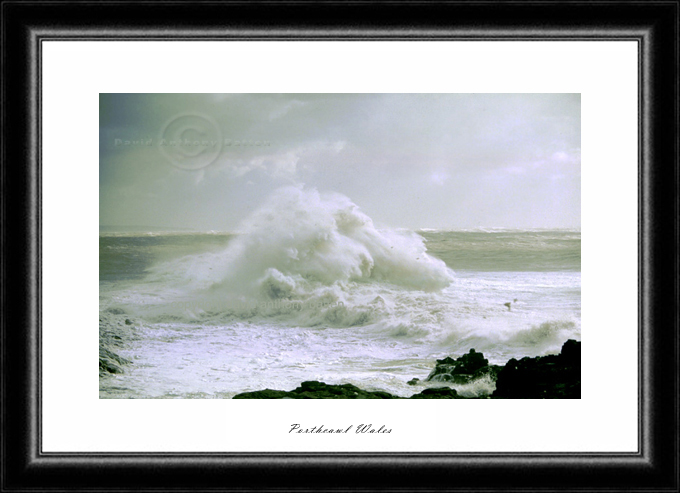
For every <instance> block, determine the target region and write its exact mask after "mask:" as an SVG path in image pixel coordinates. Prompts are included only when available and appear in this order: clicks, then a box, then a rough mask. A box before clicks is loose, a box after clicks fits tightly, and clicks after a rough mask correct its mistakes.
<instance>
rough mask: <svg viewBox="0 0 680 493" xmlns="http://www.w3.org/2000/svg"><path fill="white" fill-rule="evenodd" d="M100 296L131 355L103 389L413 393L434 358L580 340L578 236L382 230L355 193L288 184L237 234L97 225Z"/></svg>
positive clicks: (117, 394) (472, 389) (497, 355)
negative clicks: (346, 386) (328, 387)
mask: <svg viewBox="0 0 680 493" xmlns="http://www.w3.org/2000/svg"><path fill="white" fill-rule="evenodd" d="M99 300H100V301H99V303H100V310H99V311H100V332H101V328H104V329H105V330H106V331H107V332H108V333H114V334H115V333H116V332H117V331H120V334H121V339H120V340H118V348H117V349H116V352H117V353H118V354H120V355H121V356H123V357H125V358H127V359H129V360H131V361H132V364H130V365H126V367H125V372H124V373H122V374H116V375H106V376H103V377H101V378H100V397H101V398H229V397H232V396H233V395H235V394H237V393H240V392H245V391H251V390H261V389H265V388H271V389H280V390H292V389H293V388H295V387H297V386H298V385H299V384H300V382H302V381H305V380H320V381H324V382H326V383H329V384H333V383H352V384H355V385H357V386H359V387H361V388H364V389H367V390H385V391H387V392H390V393H393V394H396V395H401V396H410V395H411V394H414V393H418V392H420V391H421V390H422V387H420V388H417V387H416V388H414V387H413V386H410V385H407V383H406V382H407V381H408V380H410V379H412V378H414V377H417V378H420V379H421V381H422V380H424V378H425V377H426V376H427V374H428V373H429V371H430V369H431V368H432V367H433V366H434V362H435V359H437V358H443V357H445V356H453V357H457V356H459V355H460V354H462V353H464V352H467V351H468V350H469V349H470V348H475V349H476V350H477V351H481V352H483V353H484V355H485V357H486V358H488V359H489V360H490V362H491V363H495V364H504V363H505V362H507V360H508V359H509V358H511V357H516V358H521V357H524V356H537V355H544V354H551V353H558V352H559V350H560V347H561V345H562V344H563V343H564V342H565V341H566V340H567V339H570V338H572V339H577V340H580V338H581V337H580V331H581V234H580V232H578V231H567V230H530V231H525V230H504V229H489V230H481V229H480V230H470V231H437V230H417V231H407V230H393V229H382V228H378V227H376V226H375V225H374V224H373V222H372V220H371V219H370V218H369V217H368V216H366V215H365V214H363V213H362V212H361V210H360V209H359V208H358V207H357V206H356V205H355V204H353V203H352V202H351V201H350V200H349V199H348V198H347V197H344V196H342V195H339V194H319V193H318V192H316V191H314V190H311V191H309V190H307V191H305V190H302V189H299V188H295V187H290V188H286V189H283V190H279V191H278V192H277V193H276V194H275V195H274V196H273V197H272V198H271V199H270V200H269V201H268V202H267V203H265V204H263V205H262V207H261V208H260V209H259V210H257V211H256V212H255V213H254V214H253V215H251V216H250V217H248V218H246V219H245V220H244V221H243V223H242V224H241V226H240V227H239V228H238V231H237V232H181V233H177V232H135V233H115V232H102V233H100V236H99ZM508 303H509V305H508ZM126 320H128V324H130V323H131V325H126V323H125V321H126ZM124 329H125V330H124ZM130 334H132V335H130ZM441 385H442V383H441V382H438V383H437V386H441ZM451 386H453V387H455V388H456V389H457V390H458V391H459V392H460V393H462V394H463V395H483V394H486V393H490V392H492V391H493V388H494V383H493V382H492V381H490V380H486V379H482V380H479V381H476V382H474V383H472V384H468V385H455V384H451Z"/></svg>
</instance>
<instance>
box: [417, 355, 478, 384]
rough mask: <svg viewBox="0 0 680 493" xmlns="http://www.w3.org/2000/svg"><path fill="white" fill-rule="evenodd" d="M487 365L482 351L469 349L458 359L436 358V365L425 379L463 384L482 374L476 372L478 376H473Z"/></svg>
mask: <svg viewBox="0 0 680 493" xmlns="http://www.w3.org/2000/svg"><path fill="white" fill-rule="evenodd" d="M488 366H489V361H488V360H487V359H486V358H484V355H483V354H482V353H478V352H476V351H475V350H474V349H470V352H469V353H468V354H464V355H463V356H461V357H460V358H458V359H453V358H450V357H446V358H444V359H438V360H437V365H436V366H435V367H434V369H433V370H432V371H431V372H430V374H429V375H428V377H427V381H428V382H453V383H459V384H464V383H468V382H469V381H471V380H473V379H474V378H479V376H482V374H478V376H475V374H477V372H479V371H481V370H482V369H483V368H485V367H488Z"/></svg>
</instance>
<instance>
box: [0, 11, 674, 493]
mask: <svg viewBox="0 0 680 493" xmlns="http://www.w3.org/2000/svg"><path fill="white" fill-rule="evenodd" d="M678 13H679V4H678V2H677V1H656V2H561V1H557V2H445V3H436V2H434V3H421V2H404V3H391V2H390V3H381V4H377V3H361V2H347V3H336V2H319V3H314V4H312V3H300V2H248V3H244V2H219V3H218V2H186V1H176V2H169V1H168V2H151V3H150V2H120V1H119V2H92V1H86V2H45V1H35V2H32V1H28V2H18V1H7V2H2V36H3V38H2V56H3V58H2V60H3V62H2V86H3V92H2V104H3V110H2V113H3V120H2V122H3V125H2V126H3V130H2V131H3V143H2V151H3V152H2V178H1V179H2V478H1V479H2V484H1V487H2V490H3V491H28V490H38V491H43V490H44V491H52V490H54V491H57V490H59V491H61V490H71V489H73V490H77V489H85V490H95V489H96V490H100V491H102V490H123V489H135V490H145V489H158V490H214V489H220V490H262V489H281V490H322V489H332V490H338V491H339V490H356V491H360V490H378V489H380V490H400V491H404V490H405V491H414V490H421V489H423V490H449V489H460V490H487V491H488V490H502V491H505V490H534V489H536V490H539V489H540V490H643V489H644V490H654V491H678V488H679V487H680V486H679V485H680V481H679V476H678V463H679V462H680V460H679V459H680V458H679V457H678V442H679V441H678V396H679V395H680V392H679V387H678V374H679V371H678V332H679V331H678V328H679V327H680V325H679V313H678V299H679V294H680V293H679V289H678V279H679V277H678V253H679V252H678V224H679V221H678V219H679V217H678V211H679V209H678V207H679V201H678V188H679V187H678V39H679V38H678V25H679V24H678V21H679V20H680V19H679V15H678ZM48 39H49V40H55V39H56V40H120V41H121V42H124V41H126V40H206V39H210V40H235V39H236V40H271V39H276V40H328V39H334V40H336V39H340V40H354V39H360V40H395V39H399V40H417V41H423V42H427V41H430V40H451V39H455V40H461V39H465V40H488V41H494V40H509V41H515V40H593V41H597V40H635V41H637V42H638V43H639V47H640V57H639V68H640V79H639V87H640V97H639V116H640V132H639V144H640V146H639V149H640V155H639V209H638V210H639V220H640V231H639V251H640V259H639V303H640V305H639V306H640V310H639V313H640V317H639V347H640V351H639V354H640V356H639V370H640V373H639V415H640V421H639V436H640V441H639V443H640V448H639V450H638V451H637V452H636V453H611V454H609V453H588V454H577V453H507V454H503V453H493V454H486V453H470V454H463V453H412V454H408V453H390V454H375V453H362V454H359V453H247V454H219V453H198V454H190V453H187V454H182V453H116V454H101V453H100V454H96V453H95V454H88V453H43V452H42V451H41V449H40V443H41V442H40V438H41V435H40V430H41V400H40V399H41V398H40V389H41V371H42V370H41V253H40V252H41V226H42V223H41V215H42V213H41V210H42V209H41V148H40V142H41V58H40V54H41V43H42V42H43V41H44V40H48ZM612 186H615V182H614V183H612ZM615 374H616V370H615V369H614V370H612V372H611V374H610V375H608V377H609V378H615Z"/></svg>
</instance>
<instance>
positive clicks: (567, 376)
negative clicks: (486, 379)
mask: <svg viewBox="0 0 680 493" xmlns="http://www.w3.org/2000/svg"><path fill="white" fill-rule="evenodd" d="M492 397H494V398H503V399H580V398H581V343H580V342H578V341H574V340H571V339H570V340H568V341H567V342H565V343H564V345H563V346H562V351H561V353H560V354H559V355H550V356H542V357H541V356H538V357H536V358H522V359H521V360H519V361H517V360H516V359H514V358H513V359H511V360H510V361H508V362H507V364H506V365H505V367H504V368H503V369H502V370H501V371H500V372H499V373H498V378H497V380H496V390H495V391H494V393H493V394H492Z"/></svg>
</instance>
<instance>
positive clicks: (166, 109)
mask: <svg viewBox="0 0 680 493" xmlns="http://www.w3.org/2000/svg"><path fill="white" fill-rule="evenodd" d="M580 106H581V101H580V95H578V94H214V95H213V94H102V95H100V156H99V157H100V162H99V171H100V224H102V225H116V226H126V225H129V226H134V225H139V226H142V225H143V226H155V227H162V228H192V229H199V230H204V229H218V230H229V229H233V228H235V227H236V226H237V225H238V224H239V222H240V221H241V220H242V219H243V218H244V217H245V216H246V215H247V214H248V213H249V212H250V211H252V210H253V209H254V208H256V207H257V205H258V204H260V203H261V202H262V201H263V200H264V198H266V197H267V196H268V195H269V194H271V192H272V191H273V190H275V189H276V188H278V187H280V186H283V185H288V184H292V183H304V184H305V186H308V187H316V188H317V189H319V190H320V191H335V192H340V193H343V194H345V195H347V196H348V197H349V198H350V199H352V200H353V201H354V202H355V203H356V204H358V205H359V206H360V207H361V208H362V210H363V211H364V212H366V213H367V214H368V215H369V216H371V217H372V218H373V219H374V221H375V222H376V223H377V224H378V225H381V224H382V225H388V226H393V227H408V228H452V229H455V228H473V227H480V226H483V227H484V226H489V227H494V226H496V227H517V228H532V227H580V193H581V192H580V190H581V188H580V179H581V150H580V147H581V143H580V142H581V140H580V134H581V108H580ZM186 113H191V114H197V115H206V116H207V117H209V118H210V119H211V120H213V121H214V122H215V124H216V125H217V128H218V129H219V133H220V134H221V137H222V142H223V143H224V142H225V141H224V139H227V141H228V142H229V143H230V145H223V148H222V150H221V152H219V154H218V155H217V157H216V158H215V160H214V161H213V162H212V163H211V164H210V165H208V166H205V167H202V168H201V169H198V170H186V169H180V168H178V167H176V166H173V165H172V164H171V163H170V162H169V161H168V158H167V157H166V156H165V155H163V153H161V152H160V148H159V145H160V137H161V131H162V129H163V128H164V126H166V125H167V124H168V122H169V121H171V120H172V119H173V117H175V116H176V115H178V114H186ZM185 134H186V135H187V136H188V137H189V138H190V139H194V138H195V139H201V138H206V137H205V136H201V135H200V134H199V133H196V135H193V134H192V131H191V130H189V131H187V132H185ZM126 141H130V144H129V145H123V144H121V142H126ZM149 141H150V142H151V145H145V143H149ZM236 141H239V144H240V145H238V146H236V145H235V142H236ZM244 141H245V143H246V144H247V145H241V144H242V143H243V142H244ZM257 142H260V145H256V143H257ZM263 143H266V144H268V145H262V144H263ZM199 151H200V149H196V152H199ZM192 152H193V150H192ZM205 152H207V151H205Z"/></svg>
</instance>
